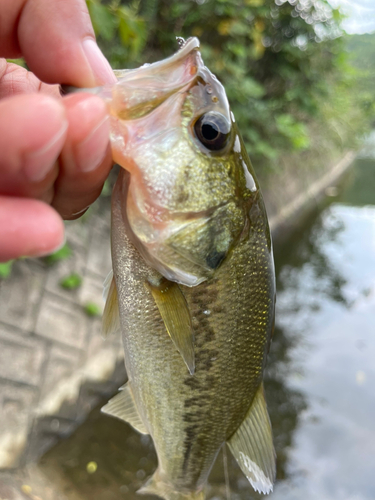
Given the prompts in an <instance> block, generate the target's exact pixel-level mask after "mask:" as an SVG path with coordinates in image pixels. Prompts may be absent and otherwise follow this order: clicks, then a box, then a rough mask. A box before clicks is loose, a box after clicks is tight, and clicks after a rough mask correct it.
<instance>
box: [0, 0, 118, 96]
mask: <svg viewBox="0 0 375 500" xmlns="http://www.w3.org/2000/svg"><path fill="white" fill-rule="evenodd" d="M21 55H22V56H23V57H24V58H25V60H26V62H27V64H28V66H29V68H30V69H31V71H33V73H35V74H36V75H37V76H38V78H40V79H41V80H43V81H44V82H46V83H66V84H70V85H75V86H77V87H92V86H95V85H102V84H104V83H112V82H115V81H116V79H115V77H114V74H113V72H112V70H111V68H110V66H109V64H108V62H107V60H106V59H105V57H104V56H103V54H102V53H101V51H100V49H99V47H98V46H97V44H96V42H95V34H94V30H93V27H92V24H91V20H90V16H89V13H88V10H87V7H86V3H85V1H84V0H26V1H25V0H12V1H9V0H0V57H8V58H9V57H19V56H21Z"/></svg>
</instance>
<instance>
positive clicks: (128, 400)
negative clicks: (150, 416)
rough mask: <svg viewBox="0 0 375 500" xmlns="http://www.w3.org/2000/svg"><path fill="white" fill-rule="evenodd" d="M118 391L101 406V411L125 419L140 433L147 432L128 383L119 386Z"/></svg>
mask: <svg viewBox="0 0 375 500" xmlns="http://www.w3.org/2000/svg"><path fill="white" fill-rule="evenodd" d="M119 391H120V392H119V393H118V394H116V396H115V397H113V398H112V399H110V400H109V401H108V403H107V404H106V405H105V406H103V408H102V410H101V411H102V412H103V413H106V414H107V415H111V416H112V417H117V418H120V419H121V420H125V422H128V423H129V424H130V425H131V426H133V427H134V429H135V430H137V431H138V432H140V433H141V434H148V433H149V432H148V430H147V429H146V426H145V424H144V423H143V421H142V418H141V416H140V415H139V413H138V410H137V407H136V406H135V401H134V397H133V394H132V391H131V388H130V386H129V383H127V384H125V385H124V386H122V387H120V389H119Z"/></svg>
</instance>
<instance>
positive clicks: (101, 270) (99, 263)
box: [87, 225, 112, 278]
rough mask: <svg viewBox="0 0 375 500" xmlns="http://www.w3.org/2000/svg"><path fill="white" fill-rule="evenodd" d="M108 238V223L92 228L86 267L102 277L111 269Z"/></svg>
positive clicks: (109, 236)
mask: <svg viewBox="0 0 375 500" xmlns="http://www.w3.org/2000/svg"><path fill="white" fill-rule="evenodd" d="M110 239H111V234H110V227H109V225H105V226H102V227H94V228H93V229H92V232H91V241H90V245H89V253H88V259H87V269H89V270H90V271H91V272H93V273H95V274H97V275H99V276H102V277H103V278H106V276H107V274H108V273H109V271H110V270H111V269H112V263H111V248H110Z"/></svg>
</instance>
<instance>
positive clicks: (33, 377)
mask: <svg viewBox="0 0 375 500" xmlns="http://www.w3.org/2000/svg"><path fill="white" fill-rule="evenodd" d="M46 350H47V342H46V341H44V340H42V339H38V338H36V337H24V336H21V335H17V334H16V333H14V332H11V331H9V329H8V330H6V329H5V328H4V327H2V326H0V377H1V378H4V379H10V380H13V381H16V382H21V383H22V382H23V383H25V384H30V385H35V386H38V385H39V384H40V381H41V370H42V367H43V363H44V361H45V358H46V354H47V353H46Z"/></svg>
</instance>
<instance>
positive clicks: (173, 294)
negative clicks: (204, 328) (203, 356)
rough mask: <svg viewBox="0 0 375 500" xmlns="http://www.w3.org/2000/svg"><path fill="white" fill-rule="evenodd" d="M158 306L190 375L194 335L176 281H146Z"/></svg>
mask: <svg viewBox="0 0 375 500" xmlns="http://www.w3.org/2000/svg"><path fill="white" fill-rule="evenodd" d="M146 286H147V288H148V289H149V290H150V291H151V293H152V296H153V297H154V300H155V302H156V305H157V306H158V309H159V312H160V315H161V317H162V319H163V321H164V324H165V327H166V329H167V332H168V334H169V336H170V337H171V339H172V341H173V343H174V345H175V347H176V349H177V350H178V352H179V353H180V354H181V356H182V358H183V360H184V361H185V364H186V366H187V367H188V370H189V372H190V374H191V375H193V373H194V370H195V359H194V336H193V328H192V324H191V318H190V311H189V308H188V305H187V302H186V299H185V297H184V295H183V293H182V291H181V289H180V287H179V286H178V284H177V283H174V282H172V281H169V280H167V279H163V280H162V281H161V283H160V285H158V286H155V285H152V284H151V283H149V282H147V283H146Z"/></svg>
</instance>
